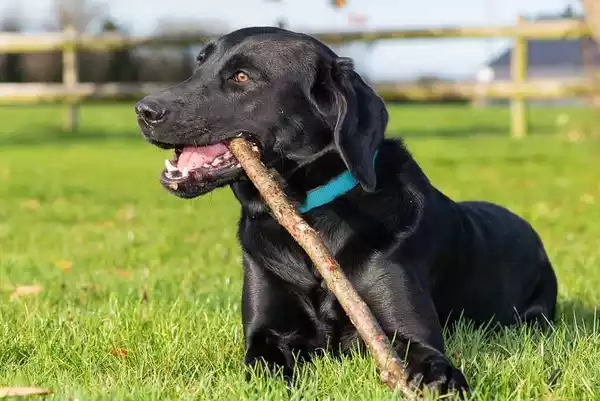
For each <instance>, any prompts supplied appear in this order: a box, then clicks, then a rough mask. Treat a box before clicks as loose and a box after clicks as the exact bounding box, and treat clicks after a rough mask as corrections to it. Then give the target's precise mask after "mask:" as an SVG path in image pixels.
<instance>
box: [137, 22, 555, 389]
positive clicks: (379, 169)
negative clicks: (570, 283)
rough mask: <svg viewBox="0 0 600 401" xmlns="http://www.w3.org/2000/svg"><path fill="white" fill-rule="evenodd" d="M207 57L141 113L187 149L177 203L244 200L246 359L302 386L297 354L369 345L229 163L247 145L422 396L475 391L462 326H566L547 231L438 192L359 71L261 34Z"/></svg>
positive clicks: (167, 179) (169, 180) (300, 43)
mask: <svg viewBox="0 0 600 401" xmlns="http://www.w3.org/2000/svg"><path fill="white" fill-rule="evenodd" d="M197 62H198V65H197V69H196V70H195V72H194V74H193V75H192V76H191V77H190V78H189V79H187V80H186V81H184V82H182V83H180V84H178V85H176V86H173V87H171V88H168V89H166V90H164V91H162V92H160V93H157V94H153V95H150V96H147V97H145V98H143V99H142V100H141V101H139V102H138V103H137V104H136V107H135V109H136V112H137V120H138V124H139V126H140V128H141V132H142V134H143V136H144V137H145V138H146V140H147V141H149V142H150V143H151V144H154V145H156V146H159V147H161V148H164V149H173V150H174V156H173V158H172V160H167V161H166V163H165V164H166V165H165V168H164V170H163V171H162V173H161V177H160V181H161V183H162V185H163V186H164V187H165V188H166V189H167V190H168V191H169V192H171V193H173V194H175V195H176V196H178V197H181V198H194V197H197V196H200V195H202V194H206V193H208V192H210V191H212V190H214V189H215V188H218V187H223V186H229V187H230V188H231V189H232V190H233V193H234V194H235V196H236V197H237V199H238V200H239V203H240V205H241V217H240V220H239V226H238V238H239V242H240V244H241V248H242V254H243V291H242V316H243V319H242V320H243V327H244V335H245V347H246V348H245V363H246V364H248V365H250V366H253V365H255V364H257V363H261V364H264V365H263V366H266V367H269V368H277V369H278V370H279V371H282V372H283V375H284V377H286V378H292V377H293V375H292V374H293V369H294V361H295V360H296V359H297V358H299V359H300V360H305V359H306V358H310V357H311V356H312V355H314V354H315V353H316V352H322V351H324V350H327V351H329V352H331V353H333V354H334V355H340V354H341V353H345V354H347V353H349V352H350V351H351V350H352V349H359V350H360V349H363V348H364V347H362V345H361V344H362V342H361V340H360V338H359V337H358V335H357V332H356V330H355V328H354V326H353V325H352V323H351V322H350V320H349V319H348V317H347V316H346V314H345V313H344V311H343V310H342V308H341V307H340V305H339V303H338V302H337V301H336V299H335V297H334V296H333V294H332V293H331V292H330V291H328V289H327V287H326V286H325V285H324V284H323V280H322V279H321V277H320V276H319V274H318V272H317V271H316V270H315V268H314V267H313V265H312V263H311V261H310V260H309V258H308V257H307V256H306V254H305V253H304V252H303V251H302V249H301V248H300V246H299V245H298V244H296V243H295V242H294V240H293V239H292V237H291V236H290V235H289V234H288V233H287V232H286V231H285V229H284V228H283V227H281V226H280V225H279V224H278V223H277V222H276V221H275V220H274V218H273V217H272V216H271V215H270V214H269V210H268V208H267V206H266V205H265V204H264V203H263V202H262V200H261V198H260V196H259V194H258V192H257V190H256V188H255V187H254V186H253V185H252V183H251V182H250V181H249V180H248V178H247V177H246V176H245V174H244V171H243V170H242V168H241V167H240V165H239V163H238V162H237V160H236V159H235V157H234V156H233V155H232V154H231V153H230V152H229V150H228V147H227V145H228V140H230V139H231V138H233V137H235V136H237V135H240V134H243V135H246V136H247V137H248V139H249V140H252V141H253V142H254V143H255V144H256V145H257V146H258V147H259V148H260V152H261V157H262V159H263V161H264V163H265V164H266V166H267V167H268V168H269V169H270V170H271V171H272V172H273V174H274V175H275V176H276V177H277V179H278V180H279V181H280V183H281V185H283V186H284V189H285V192H286V193H287V195H288V196H289V197H290V199H291V200H292V202H294V204H295V205H296V206H297V207H298V210H300V211H301V212H302V214H303V216H304V218H305V219H306V220H307V221H308V222H309V224H311V225H312V226H313V227H314V228H315V229H316V230H317V231H318V232H319V233H320V235H321V236H322V238H323V240H324V241H325V243H326V244H327V246H328V248H329V249H330V251H331V252H332V253H333V255H335V257H336V258H337V260H338V261H339V262H340V265H341V266H342V267H343V269H344V272H345V273H346V275H347V276H348V277H349V279H350V280H351V282H352V283H353V285H354V286H355V288H356V289H357V291H358V293H359V294H360V295H361V296H362V297H363V298H364V300H365V301H366V303H367V305H368V306H369V307H370V309H371V310H372V311H373V313H374V315H375V316H376V318H377V319H378V321H379V323H380V324H381V326H382V328H383V329H384V330H385V332H386V334H388V336H389V337H390V339H391V340H393V342H394V346H395V348H396V350H397V352H398V354H399V355H401V356H405V358H406V364H407V369H408V372H409V374H410V378H411V381H412V382H413V383H415V384H416V385H418V386H421V387H423V386H427V387H429V388H432V389H434V390H437V391H440V392H442V393H446V392H449V391H451V390H459V391H461V390H466V391H468V389H469V385H468V384H467V380H466V379H465V377H464V376H463V374H462V373H461V371H459V370H458V369H457V368H456V367H455V366H454V365H453V364H452V362H451V361H450V360H449V359H448V357H447V356H446V355H445V353H444V352H445V351H444V341H443V338H442V328H443V326H444V325H446V324H452V323H454V322H456V321H457V319H458V318H459V317H462V318H464V319H468V320H470V321H472V322H474V323H475V324H478V325H482V324H489V323H490V322H491V323H494V324H496V325H497V326H499V327H501V326H504V325H513V324H519V323H539V324H542V325H544V324H547V323H550V322H552V321H553V319H554V314H555V305H556V298H557V281H556V277H555V274H554V272H553V269H552V267H551V264H550V261H549V259H548V256H547V254H546V252H545V250H544V247H543V245H542V242H541V240H540V237H539V236H538V234H536V232H535V231H534V230H533V228H532V227H531V226H530V225H529V224H528V223H527V222H526V221H525V220H523V219H522V218H520V217H518V216H517V215H515V214H513V213H512V212H510V211H508V210H506V209H505V208H503V207H501V206H497V205H495V204H492V203H488V202H479V201H465V202H455V201H453V200H451V199H449V198H448V197H447V196H446V195H444V194H443V193H442V192H440V191H439V190H438V189H436V188H435V187H434V186H433V185H432V183H431V182H430V181H429V180H428V178H427V176H426V174H425V173H424V172H423V171H422V170H421V169H420V168H419V165H418V164H417V162H416V161H415V159H414V158H413V157H412V156H411V154H410V153H409V151H408V150H407V148H406V146H405V145H404V144H403V142H402V140H400V139H388V138H384V132H385V130H386V125H387V122H388V113H387V111H386V107H385V105H384V103H383V101H382V99H381V98H380V97H379V96H378V95H377V94H376V93H375V92H374V91H373V89H372V88H371V87H369V85H367V84H366V83H365V82H364V81H363V79H362V78H361V77H360V76H359V74H357V73H356V72H355V70H354V69H353V66H352V62H351V60H349V59H347V58H344V57H338V56H337V55H336V54H335V53H334V52H333V51H332V50H331V49H330V48H328V47H327V46H325V45H324V44H323V43H321V42H320V41H318V40H317V39H315V38H313V37H311V36H309V35H305V34H300V33H295V32H291V31H288V30H284V29H279V28H273V27H253V28H245V29H240V30H237V31H234V32H232V33H229V34H227V35H224V36H222V37H220V38H218V39H217V40H215V41H213V42H211V43H209V44H208V45H206V47H205V48H204V50H203V51H202V52H201V53H200V54H199V55H198V58H197ZM357 345H358V347H357V348H354V347H355V346H357Z"/></svg>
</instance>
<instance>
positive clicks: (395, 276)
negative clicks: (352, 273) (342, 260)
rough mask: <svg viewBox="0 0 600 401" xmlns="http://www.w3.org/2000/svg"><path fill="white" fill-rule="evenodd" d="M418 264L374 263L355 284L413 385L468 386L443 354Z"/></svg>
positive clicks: (436, 387)
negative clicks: (404, 366) (392, 346)
mask: <svg viewBox="0 0 600 401" xmlns="http://www.w3.org/2000/svg"><path fill="white" fill-rule="evenodd" d="M418 272H419V269H416V268H415V267H414V266H410V267H404V266H402V265H399V264H396V263H392V262H390V263H376V264H373V265H371V266H370V267H369V268H368V269H365V270H364V271H363V272H362V274H361V275H360V276H358V277H355V279H354V280H353V281H355V285H356V288H357V291H358V292H359V294H360V295H361V296H362V297H363V299H364V300H365V302H366V303H367V305H368V306H369V307H370V309H371V311H372V312H373V314H374V315H375V317H376V318H377V320H378V321H379V323H380V325H381V326H382V328H383V330H384V331H385V332H386V334H387V335H388V337H389V338H390V340H391V341H393V344H394V348H395V349H396V351H397V353H398V356H399V357H400V358H401V359H404V360H405V362H406V364H407V369H408V372H409V375H410V377H409V378H410V379H411V381H412V382H413V384H415V385H419V386H420V387H428V388H430V389H431V390H434V391H438V392H440V393H447V392H449V391H452V390H458V391H463V390H465V391H468V388H469V386H468V384H467V381H466V379H465V377H464V376H463V374H462V373H461V372H460V371H459V370H458V369H456V368H455V367H454V366H453V365H452V363H451V362H450V360H448V358H446V356H445V355H444V341H443V337H442V328H441V325H440V322H439V319H438V316H437V313H436V310H435V306H434V304H433V301H432V299H431V296H430V294H429V292H428V290H427V288H426V285H425V283H424V282H423V280H422V279H420V278H419V276H418Z"/></svg>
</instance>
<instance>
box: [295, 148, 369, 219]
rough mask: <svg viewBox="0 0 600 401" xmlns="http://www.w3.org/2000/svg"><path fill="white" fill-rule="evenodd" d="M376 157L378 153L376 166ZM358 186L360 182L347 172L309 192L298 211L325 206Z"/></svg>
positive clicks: (302, 211)
mask: <svg viewBox="0 0 600 401" xmlns="http://www.w3.org/2000/svg"><path fill="white" fill-rule="evenodd" d="M376 157H377V151H375V155H374V156H373V164H375V158H376ZM357 185H358V180H357V179H356V178H355V177H354V176H353V175H352V173H351V172H350V171H348V170H346V171H344V172H343V173H342V174H340V175H338V176H337V177H335V178H333V179H332V180H331V181H329V182H328V183H327V184H324V185H321V186H320V187H317V188H315V189H311V190H310V191H308V193H307V194H306V199H305V200H304V203H302V204H301V205H300V206H299V207H298V211H299V212H300V213H306V212H308V211H310V210H312V209H314V208H317V207H320V206H323V205H325V204H327V203H329V202H332V201H334V200H336V199H337V198H339V197H340V196H342V195H344V194H346V193H348V192H350V190H351V189H352V188H354V187H355V186H357Z"/></svg>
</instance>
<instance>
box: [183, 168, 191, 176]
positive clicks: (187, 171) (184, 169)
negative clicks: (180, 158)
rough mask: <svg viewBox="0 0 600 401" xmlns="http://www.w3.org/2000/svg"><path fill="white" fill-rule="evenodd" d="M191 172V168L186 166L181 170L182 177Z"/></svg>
mask: <svg viewBox="0 0 600 401" xmlns="http://www.w3.org/2000/svg"><path fill="white" fill-rule="evenodd" d="M189 173H190V170H189V169H188V168H187V167H184V168H183V170H181V176H182V177H187V176H188V175H189Z"/></svg>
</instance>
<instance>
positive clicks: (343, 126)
mask: <svg viewBox="0 0 600 401" xmlns="http://www.w3.org/2000/svg"><path fill="white" fill-rule="evenodd" d="M136 112H137V116H138V123H139V125H140V127H141V131H142V133H143V135H144V137H145V138H146V139H147V140H148V141H149V142H151V143H153V144H155V145H157V146H159V147H162V148H165V149H174V157H173V159H172V160H170V161H167V162H166V166H165V169H164V170H163V172H162V175H161V183H162V184H163V186H165V187H166V188H168V189H169V190H170V191H171V192H173V193H175V194H176V195H178V196H181V197H184V198H192V197H196V196H199V195H201V194H204V193H207V192H209V191H211V190H213V189H215V188H217V187H220V186H223V185H226V184H230V183H232V182H234V181H236V180H238V179H240V178H242V177H244V173H243V170H242V169H241V167H240V166H239V163H238V162H237V160H236V159H235V157H233V155H232V154H231V153H230V152H229V150H228V148H227V145H228V141H229V140H230V139H231V138H234V137H236V136H238V135H240V134H243V135H247V136H248V138H249V139H250V140H251V141H254V142H255V143H256V145H258V146H259V148H260V150H261V157H262V160H263V162H264V163H265V164H266V165H267V166H268V167H271V168H275V169H276V170H277V171H278V172H279V173H281V174H282V175H283V176H286V174H287V173H289V171H285V170H286V169H291V168H292V167H290V166H293V168H294V169H297V168H298V167H301V166H303V165H305V164H307V163H310V162H311V161H314V160H316V159H318V158H319V157H320V156H322V155H324V154H326V153H329V152H336V153H337V154H338V155H339V156H340V158H341V160H343V162H344V164H345V165H346V167H347V168H348V169H349V170H350V171H351V172H352V174H353V175H354V176H355V177H356V179H357V180H358V181H359V182H360V184H361V185H362V187H363V188H364V189H365V190H366V191H373V190H374V188H375V185H376V177H375V170H374V168H373V156H374V152H375V151H376V149H377V147H378V145H379V143H380V142H381V141H382V139H383V136H384V131H385V127H386V125H387V118H388V116H387V111H386V109H385V106H384V103H383V101H382V100H381V98H380V97H379V96H377V95H376V93H375V92H374V91H373V90H372V89H371V88H370V87H369V86H368V85H367V84H365V82H364V81H363V80H362V79H361V77H360V76H359V75H358V74H357V73H356V72H355V71H354V69H353V66H352V62H351V61H350V60H349V59H347V58H341V57H338V56H336V54H335V53H334V52H333V51H331V49H329V48H328V47H327V46H325V45H324V44H322V43H321V42H319V41H318V40H316V39H315V38H313V37H310V36H308V35H302V34H298V33H294V32H290V31H287V30H284V29H279V28H270V27H269V28H246V29H241V30H238V31H234V32H232V33H230V34H227V35H224V36H222V37H220V38H219V39H217V40H216V41H214V42H212V43H209V44H208V45H207V46H206V47H205V48H204V50H203V51H202V52H201V53H200V54H199V55H198V66H197V69H196V71H195V72H194V74H193V75H192V76H191V77H190V78H189V79H187V80H186V81H184V82H182V83H180V84H178V85H176V86H174V87H171V88H169V89H166V90H164V91H162V92H160V93H157V94H153V95H150V96H147V97H145V98H144V99H142V100H141V101H140V102H138V103H137V104H136Z"/></svg>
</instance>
